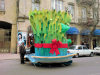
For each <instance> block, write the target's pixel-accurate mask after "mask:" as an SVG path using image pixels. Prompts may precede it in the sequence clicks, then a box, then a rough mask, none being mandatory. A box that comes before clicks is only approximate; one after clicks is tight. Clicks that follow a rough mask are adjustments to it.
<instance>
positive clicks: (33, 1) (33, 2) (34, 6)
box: [32, 0, 40, 10]
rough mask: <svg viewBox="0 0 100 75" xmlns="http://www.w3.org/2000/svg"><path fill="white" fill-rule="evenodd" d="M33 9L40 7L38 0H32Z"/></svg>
mask: <svg viewBox="0 0 100 75" xmlns="http://www.w3.org/2000/svg"><path fill="white" fill-rule="evenodd" d="M34 9H37V10H39V9H40V0H32V10H34Z"/></svg>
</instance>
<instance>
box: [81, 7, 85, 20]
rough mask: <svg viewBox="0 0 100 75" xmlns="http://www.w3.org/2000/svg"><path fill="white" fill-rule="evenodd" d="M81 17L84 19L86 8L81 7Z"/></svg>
mask: <svg viewBox="0 0 100 75" xmlns="http://www.w3.org/2000/svg"><path fill="white" fill-rule="evenodd" d="M82 18H83V19H86V8H82Z"/></svg>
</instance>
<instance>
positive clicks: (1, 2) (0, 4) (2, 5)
mask: <svg viewBox="0 0 100 75" xmlns="http://www.w3.org/2000/svg"><path fill="white" fill-rule="evenodd" d="M4 10H5V3H4V0H0V11H4Z"/></svg>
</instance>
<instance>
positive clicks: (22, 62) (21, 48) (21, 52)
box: [19, 42, 26, 64]
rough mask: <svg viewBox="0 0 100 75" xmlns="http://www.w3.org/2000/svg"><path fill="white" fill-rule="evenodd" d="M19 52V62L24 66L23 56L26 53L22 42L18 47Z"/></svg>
mask: <svg viewBox="0 0 100 75" xmlns="http://www.w3.org/2000/svg"><path fill="white" fill-rule="evenodd" d="M19 51H20V62H21V64H24V63H25V62H24V55H25V53H26V51H25V47H24V42H22V44H21V45H20V47H19Z"/></svg>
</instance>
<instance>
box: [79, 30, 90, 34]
mask: <svg viewBox="0 0 100 75" xmlns="http://www.w3.org/2000/svg"><path fill="white" fill-rule="evenodd" d="M80 34H81V35H89V34H90V30H88V29H84V30H81V33H80Z"/></svg>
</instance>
